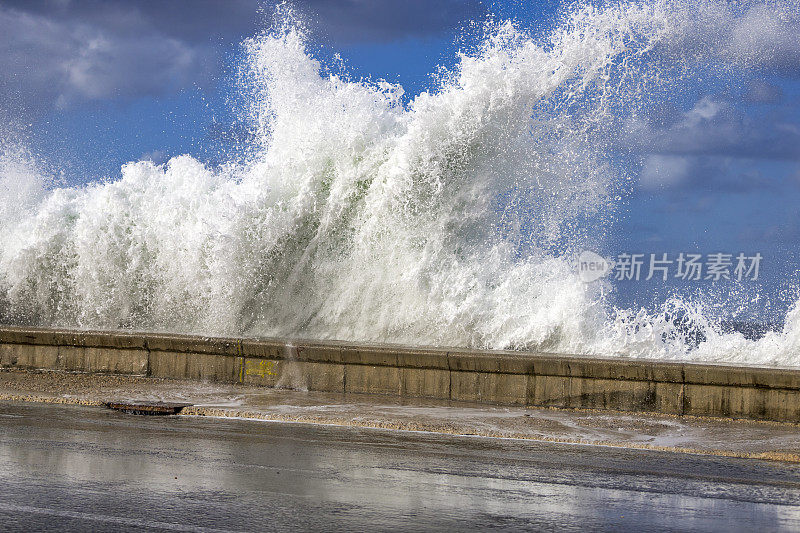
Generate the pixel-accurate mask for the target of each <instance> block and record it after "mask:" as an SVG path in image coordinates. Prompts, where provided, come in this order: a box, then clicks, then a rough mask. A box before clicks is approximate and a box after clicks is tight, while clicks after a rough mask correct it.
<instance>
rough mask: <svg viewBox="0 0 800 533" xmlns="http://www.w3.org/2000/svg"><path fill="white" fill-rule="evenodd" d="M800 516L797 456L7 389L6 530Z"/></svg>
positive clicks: (600, 524) (722, 522) (574, 525)
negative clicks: (93, 404)
mask: <svg viewBox="0 0 800 533" xmlns="http://www.w3.org/2000/svg"><path fill="white" fill-rule="evenodd" d="M143 528H144V529H156V530H176V531H195V530H201V531H204V530H211V531H213V530H224V531H242V530H249V531H254V530H262V531H263V530H298V529H299V530H320V529H322V530H336V529H338V530H342V529H350V530H420V529H425V530H448V531H450V530H476V529H478V530H480V529H490V528H495V529H507V530H519V529H523V528H524V529H547V530H560V531H570V530H574V531H592V530H615V531H619V530H635V531H669V530H693V531H703V530H713V531H736V530H739V531H749V532H753V531H775V530H781V529H783V530H800V467H798V466H792V465H785V464H780V463H771V462H762V461H752V460H741V459H728V458H718V457H703V456H692V455H685V454H684V455H682V454H672V453H661V452H652V451H637V450H624V449H617V448H604V447H592V446H577V445H564V444H549V443H537V442H524V441H513V440H495V439H485V438H470V437H453V436H445V435H436V434H423V433H410V432H393V431H382V430H365V429H353V428H340V427H328V426H311V425H301V424H279V423H265V422H255V421H245V420H230V419H229V420H210V419H199V418H189V417H168V418H156V417H141V416H134V415H124V414H121V413H117V412H112V411H107V410H103V409H100V408H84V407H75V406H54V405H44V404H32V403H28V404H23V403H0V529H2V530H4V531H18V530H39V531H45V530H47V531H69V530H76V531H85V530H94V531H97V530H111V531H133V530H141V529H143Z"/></svg>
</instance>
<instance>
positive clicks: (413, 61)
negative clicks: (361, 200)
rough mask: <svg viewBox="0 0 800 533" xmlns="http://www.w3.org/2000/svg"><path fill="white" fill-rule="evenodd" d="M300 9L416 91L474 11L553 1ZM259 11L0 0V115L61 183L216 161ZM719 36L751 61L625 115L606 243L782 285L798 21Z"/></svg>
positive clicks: (770, 22)
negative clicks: (722, 258)
mask: <svg viewBox="0 0 800 533" xmlns="http://www.w3.org/2000/svg"><path fill="white" fill-rule="evenodd" d="M295 6H296V8H297V9H298V10H299V11H300V12H301V13H303V14H304V16H305V20H307V21H308V24H309V26H310V27H311V29H312V32H313V35H314V39H315V41H316V42H318V43H320V45H322V46H325V47H326V49H328V50H333V51H336V52H339V53H341V55H342V57H344V58H345V60H346V61H347V65H348V68H349V69H350V70H351V72H353V73H354V75H356V76H371V77H373V78H385V79H387V80H389V81H393V82H400V83H402V84H403V85H404V87H405V89H406V92H407V93H408V94H410V95H414V94H416V93H418V92H419V91H421V90H423V89H425V88H427V87H429V86H430V84H431V83H432V81H431V77H430V73H432V72H435V71H436V67H437V65H444V66H449V65H452V63H453V61H454V58H455V54H454V52H455V51H456V50H457V49H458V47H459V45H460V41H459V33H460V30H461V29H463V28H464V24H465V23H467V22H468V21H475V20H482V19H483V18H484V17H485V16H487V14H489V13H492V14H494V15H495V16H497V17H498V18H507V17H512V18H515V19H517V20H518V21H520V23H521V24H522V25H524V26H527V27H529V28H534V29H535V28H537V27H541V26H547V24H549V23H550V22H551V21H552V20H553V17H554V14H555V13H556V11H557V8H558V6H557V4H556V3H546V2H527V1H524V0H508V1H501V0H498V1H496V2H486V1H483V2H480V1H478V0H443V1H437V2H429V1H427V0H403V1H393V0H368V1H367V0H301V1H297V2H295ZM270 13H271V4H270V3H268V2H267V3H265V2H258V1H255V0H227V1H225V2H222V1H211V0H195V1H183V0H173V1H169V2H156V1H148V0H138V1H137V0H131V1H124V2H123V1H99V0H81V1H78V0H29V1H23V0H19V1H15V0H11V1H9V0H0V73H2V75H0V121H2V124H3V127H5V128H10V129H13V130H14V132H13V133H14V135H17V136H19V137H21V138H23V139H24V141H25V142H26V143H27V144H29V145H30V146H31V147H32V148H33V149H34V150H35V151H36V152H37V153H38V154H40V156H41V157H42V158H43V159H44V160H47V161H53V162H57V165H58V166H59V168H60V169H61V170H63V171H64V172H65V178H66V180H67V182H69V183H79V182H86V181H90V180H95V179H104V178H114V177H115V176H116V175H117V174H118V169H119V166H120V165H121V164H122V163H124V162H126V161H130V160H134V159H138V158H142V157H150V158H152V159H154V160H156V161H162V160H164V158H166V157H169V156H172V155H176V154H180V153H185V152H188V153H192V154H195V155H198V156H200V157H201V158H202V157H204V156H206V157H208V158H213V150H211V147H214V146H216V145H218V144H219V143H221V142H222V143H224V142H225V139H226V136H230V135H235V131H232V130H231V126H230V124H231V117H230V116H229V106H227V105H226V98H227V96H228V95H229V94H230V84H231V79H232V78H231V69H232V65H233V64H234V62H235V57H236V54H237V51H238V50H239V49H238V43H240V42H241V41H242V39H244V38H246V37H248V36H250V35H253V34H254V33H256V32H257V31H259V30H260V29H263V28H264V27H265V25H266V24H268V21H269V18H270ZM720 35H722V36H721V37H719V39H721V41H722V43H721V45H720V46H721V50H722V51H723V54H727V55H729V56H730V58H731V60H733V61H741V62H744V63H746V64H747V66H748V70H747V72H748V74H747V75H742V76H739V77H737V78H736V79H735V80H733V81H732V80H730V79H728V80H716V81H715V82H713V83H712V82H699V81H698V82H697V83H696V86H694V87H692V88H691V90H687V91H686V94H687V99H686V101H685V102H682V103H679V104H674V105H665V106H663V108H660V109H659V110H658V112H657V113H654V114H653V115H652V116H648V117H644V118H642V119H641V120H640V122H638V123H636V124H631V125H630V128H629V132H628V133H627V134H626V137H625V138H624V145H625V150H624V151H625V152H626V157H630V156H631V153H632V154H633V155H634V156H635V157H634V159H635V160H636V163H635V165H634V171H635V174H636V183H637V185H636V188H635V190H634V191H633V194H632V195H631V196H630V198H629V199H628V201H627V203H626V205H625V207H624V208H623V209H622V211H621V213H620V216H619V222H618V225H617V228H616V229H615V232H614V235H615V238H613V239H612V240H611V242H610V243H609V247H608V249H607V250H601V251H602V252H603V253H606V254H609V255H611V254H617V253H621V252H626V251H627V252H634V251H635V252H642V253H649V252H658V253H661V252H667V253H677V252H681V251H685V252H692V251H699V252H702V253H712V252H718V251H724V252H730V253H738V252H748V253H754V252H756V251H760V252H762V253H763V254H764V255H765V261H764V269H765V273H764V276H765V278H766V279H771V280H772V281H771V283H773V286H781V287H784V288H786V289H788V290H789V291H793V290H795V287H796V286H797V279H798V275H797V270H798V268H800V263H798V261H800V254H799V253H798V250H800V246H799V245H800V207H799V206H800V37H799V36H800V25H799V24H798V19H797V18H796V17H795V18H792V17H786V16H782V15H780V14H777V13H776V12H775V11H774V10H771V9H767V8H754V9H751V10H750V11H749V12H748V14H747V16H745V17H741V18H740V19H738V20H737V21H736V22H735V23H733V24H731V25H730V27H727V28H725V29H724V32H723V33H722V34H720ZM701 44H702V43H701ZM687 46H691V43H688V44H687ZM9 125H11V126H9ZM0 133H2V130H0ZM648 290H649V289H648V288H647V285H646V284H640V285H637V288H636V289H635V290H632V291H631V294H636V295H637V296H636V297H637V298H645V299H646V298H647V297H648V293H647V291H648ZM773 292H774V291H773ZM786 298H787V299H790V298H791V297H789V296H787V297H786Z"/></svg>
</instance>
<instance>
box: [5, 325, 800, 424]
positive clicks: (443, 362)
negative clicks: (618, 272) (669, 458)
mask: <svg viewBox="0 0 800 533" xmlns="http://www.w3.org/2000/svg"><path fill="white" fill-rule="evenodd" d="M0 366H2V367H7V368H8V367H11V368H21V369H48V370H60V371H71V372H98V373H113V374H128V375H143V376H152V377H160V378H170V379H193V380H201V381H213V382H226V383H242V384H246V385H258V386H265V387H281V388H291V389H300V390H314V391H325V392H338V393H370V394H389V395H396V396H408V397H421V398H435V399H443V400H454V401H467V402H480V403H491V404H500V405H526V406H532V407H558V408H583V409H613V410H622V411H640V412H656V413H666V414H675V415H697V416H713V417H732V418H751V419H758V420H773V421H781V422H800V369H785V368H759V367H742V366H729V365H717V364H697V363H681V362H662V361H648V360H637V359H620V358H597V357H584V356H576V355H556V354H538V353H520V352H506V351H474V350H456V349H454V350H447V349H435V348H420V349H416V348H409V347H404V346H391V345H358V344H349V343H344V342H335V341H330V342H316V341H283V340H277V339H250V338H209V337H199V336H190V335H172V334H151V333H132V332H118V331H113V332H100V331H67V330H50V329H31V328H18V327H2V328H0Z"/></svg>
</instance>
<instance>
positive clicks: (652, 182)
mask: <svg viewBox="0 0 800 533" xmlns="http://www.w3.org/2000/svg"><path fill="white" fill-rule="evenodd" d="M690 170H691V164H690V160H689V159H688V158H686V157H682V156H674V155H659V154H652V155H649V156H648V157H647V159H646V160H645V163H644V166H643V167H642V173H641V175H640V177H639V186H640V187H641V188H642V189H644V190H648V191H652V190H658V189H664V188H671V187H675V186H677V185H680V184H682V183H684V182H685V181H686V180H687V179H688V178H689V172H690Z"/></svg>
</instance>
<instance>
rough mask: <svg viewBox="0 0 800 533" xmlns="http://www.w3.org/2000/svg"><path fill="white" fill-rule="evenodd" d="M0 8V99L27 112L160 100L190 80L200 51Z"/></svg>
mask: <svg viewBox="0 0 800 533" xmlns="http://www.w3.org/2000/svg"><path fill="white" fill-rule="evenodd" d="M140 30H142V31H141V32H138V33H137V32H113V31H110V30H109V29H107V28H104V27H101V26H97V25H92V24H88V23H83V22H80V21H76V20H73V19H64V20H55V19H50V18H47V17H45V16H42V15H39V14H35V13H26V12H22V11H17V10H13V9H6V8H2V7H0V34H2V35H3V38H2V39H0V71H2V72H3V78H4V80H5V81H4V82H2V83H0V97H2V99H3V100H4V101H8V99H10V100H11V102H12V103H16V104H19V105H21V106H22V107H27V108H28V109H27V111H29V112H30V111H32V109H31V108H37V107H44V108H46V107H48V106H49V105H52V104H53V103H56V104H57V105H59V106H62V107H67V106H70V105H72V104H74V103H77V102H81V101H87V100H97V99H103V98H108V97H115V96H123V97H135V96H142V95H152V94H161V93H164V92H166V91H174V90H176V89H179V88H182V87H184V86H187V85H189V84H190V83H191V82H192V81H193V80H194V79H195V78H196V77H197V76H198V74H197V71H198V70H199V67H200V64H201V62H202V61H203V55H204V54H205V53H207V51H206V50H205V49H204V48H203V47H202V46H192V45H190V44H187V43H185V42H182V41H180V40H177V39H173V38H170V37H168V36H166V35H163V34H160V33H157V32H154V31H148V30H147V29H146V28H140Z"/></svg>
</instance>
